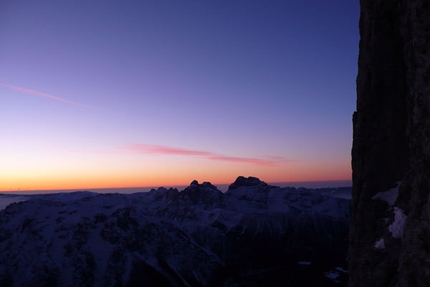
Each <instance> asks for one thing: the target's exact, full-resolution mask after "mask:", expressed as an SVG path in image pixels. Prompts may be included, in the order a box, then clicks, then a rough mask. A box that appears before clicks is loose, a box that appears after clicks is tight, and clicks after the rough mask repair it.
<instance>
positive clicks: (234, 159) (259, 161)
mask: <svg viewBox="0 0 430 287" xmlns="http://www.w3.org/2000/svg"><path fill="white" fill-rule="evenodd" d="M209 159H210V160H218V161H226V162H236V163H248V164H252V165H266V166H269V165H275V164H276V162H275V161H273V160H267V159H260V158H247V157H234V156H211V157H209Z"/></svg>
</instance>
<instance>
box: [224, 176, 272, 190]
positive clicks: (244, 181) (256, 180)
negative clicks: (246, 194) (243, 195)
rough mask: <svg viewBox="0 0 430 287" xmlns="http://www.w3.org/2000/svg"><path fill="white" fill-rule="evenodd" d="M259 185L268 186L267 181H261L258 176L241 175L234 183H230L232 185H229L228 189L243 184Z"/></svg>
mask: <svg viewBox="0 0 430 287" xmlns="http://www.w3.org/2000/svg"><path fill="white" fill-rule="evenodd" d="M258 185H262V186H267V183H265V182H264V181H261V180H260V179H259V178H258V177H253V176H249V177H244V176H239V177H237V178H236V180H235V181H234V182H233V183H232V184H230V186H229V187H228V190H233V189H236V188H238V187H241V186H258Z"/></svg>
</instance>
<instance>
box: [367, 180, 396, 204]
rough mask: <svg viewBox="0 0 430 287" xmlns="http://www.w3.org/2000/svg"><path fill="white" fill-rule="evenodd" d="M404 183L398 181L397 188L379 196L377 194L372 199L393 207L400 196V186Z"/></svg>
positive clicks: (379, 193) (380, 193)
mask: <svg viewBox="0 0 430 287" xmlns="http://www.w3.org/2000/svg"><path fill="white" fill-rule="evenodd" d="M401 183H402V182H401V181H398V182H396V184H397V185H396V187H394V188H392V189H390V190H388V191H381V192H378V193H377V194H375V195H374V196H372V199H373V200H375V199H379V200H382V201H385V202H386V203H388V205H393V204H394V202H395V201H396V199H397V196H398V195H399V186H400V184H401Z"/></svg>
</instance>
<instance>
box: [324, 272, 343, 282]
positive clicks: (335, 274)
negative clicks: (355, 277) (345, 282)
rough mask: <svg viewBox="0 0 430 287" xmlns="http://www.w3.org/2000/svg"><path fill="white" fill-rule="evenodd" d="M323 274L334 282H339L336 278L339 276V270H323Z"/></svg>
mask: <svg viewBox="0 0 430 287" xmlns="http://www.w3.org/2000/svg"><path fill="white" fill-rule="evenodd" d="M324 276H325V277H327V278H328V279H331V280H333V281H334V282H335V283H340V281H339V280H337V278H338V277H339V272H337V271H334V270H333V271H328V272H324Z"/></svg>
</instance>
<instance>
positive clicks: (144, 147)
mask: <svg viewBox="0 0 430 287" xmlns="http://www.w3.org/2000/svg"><path fill="white" fill-rule="evenodd" d="M123 148H125V149H127V150H130V151H132V152H135V153H140V154H159V155H182V156H196V157H204V158H206V159H208V160H214V161H224V162H231V163H244V164H251V165H259V166H272V165H276V164H278V163H280V162H286V161H289V160H288V159H286V158H283V157H267V158H248V157H233V156H225V155H220V154H216V153H213V152H208V151H201V150H190V149H183V148H175V147H167V146H162V145H148V144H130V145H127V146H125V147H123Z"/></svg>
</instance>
